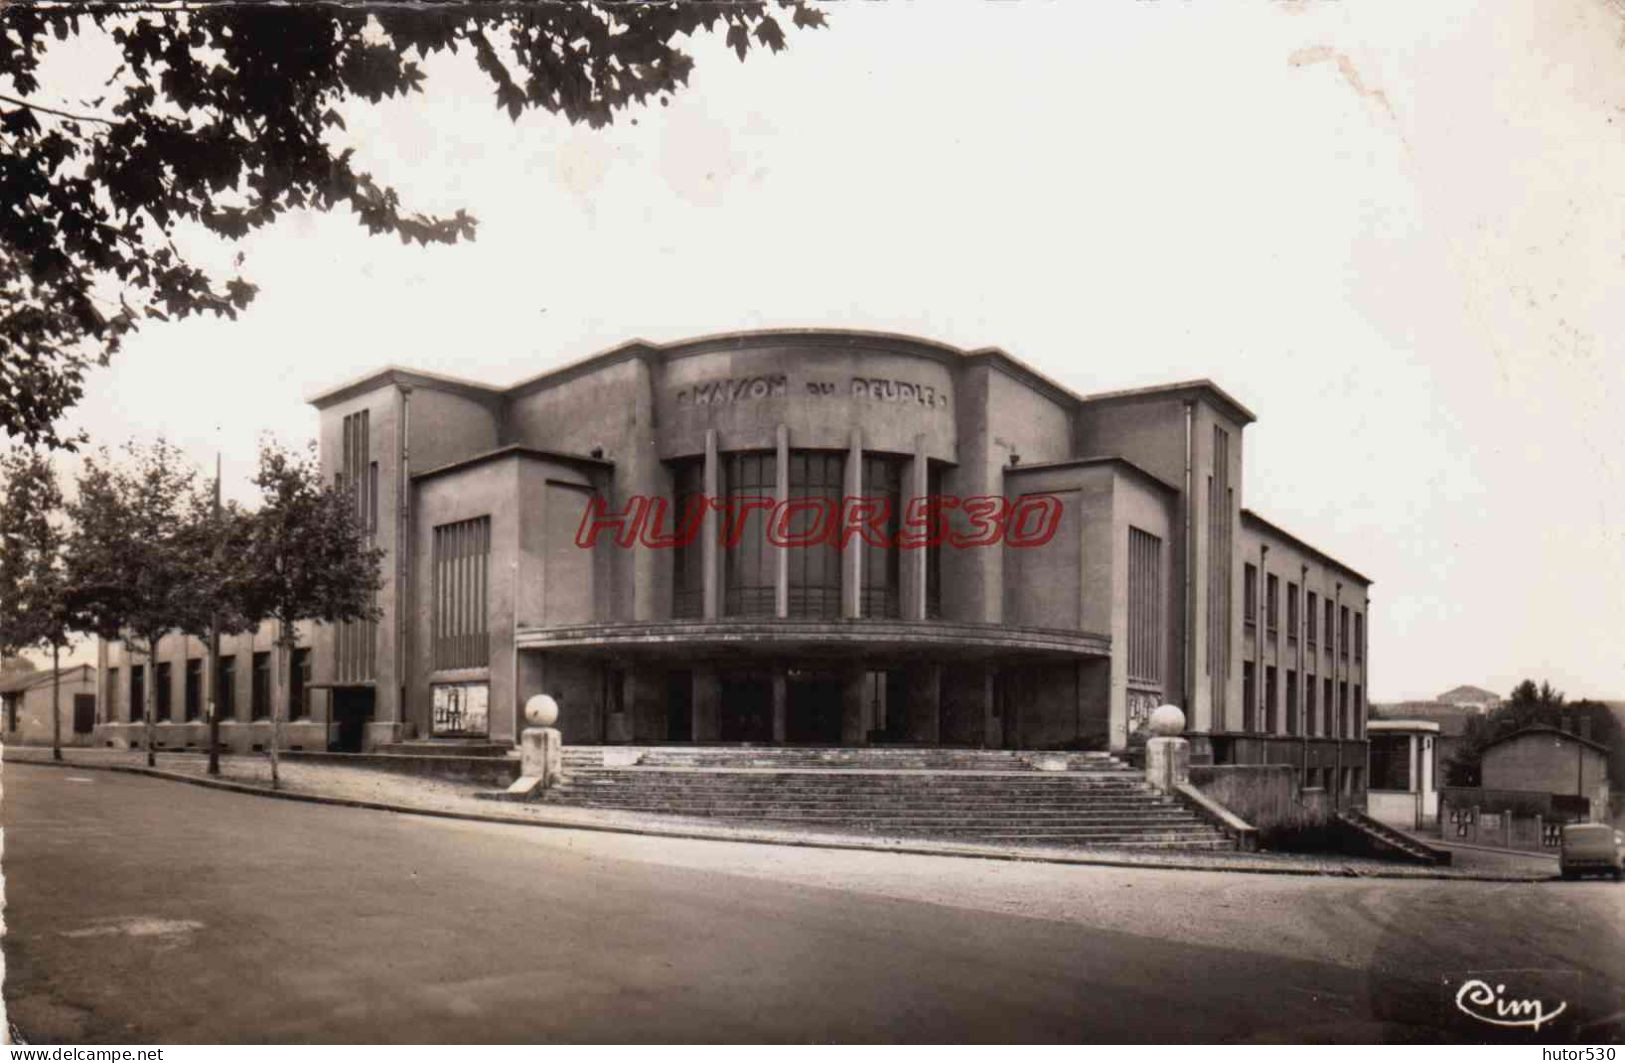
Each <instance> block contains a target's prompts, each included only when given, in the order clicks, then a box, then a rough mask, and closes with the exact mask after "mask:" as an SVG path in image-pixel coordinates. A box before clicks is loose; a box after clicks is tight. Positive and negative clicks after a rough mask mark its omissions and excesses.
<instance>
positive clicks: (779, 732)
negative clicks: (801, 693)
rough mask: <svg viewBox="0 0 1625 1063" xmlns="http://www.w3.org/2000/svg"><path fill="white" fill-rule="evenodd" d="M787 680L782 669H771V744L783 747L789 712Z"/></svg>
mask: <svg viewBox="0 0 1625 1063" xmlns="http://www.w3.org/2000/svg"><path fill="white" fill-rule="evenodd" d="M789 685H790V684H789V680H788V677H787V676H786V675H785V673H784V669H783V668H782V667H779V668H774V669H773V744H774V745H780V746H782V745H784V740H785V735H786V734H787V733H788V730H789V728H788V721H789V712H790V690H789Z"/></svg>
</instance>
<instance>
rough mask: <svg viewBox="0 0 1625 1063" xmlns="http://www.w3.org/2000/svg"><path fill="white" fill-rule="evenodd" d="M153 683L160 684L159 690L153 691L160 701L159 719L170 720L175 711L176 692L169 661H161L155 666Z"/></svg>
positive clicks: (158, 707)
mask: <svg viewBox="0 0 1625 1063" xmlns="http://www.w3.org/2000/svg"><path fill="white" fill-rule="evenodd" d="M152 681H153V682H154V683H157V684H158V689H157V690H155V691H153V695H154V697H156V698H157V700H158V706H157V710H158V719H159V721H165V720H168V719H169V718H170V715H171V713H172V712H173V710H174V692H175V686H174V677H173V676H172V675H171V673H170V667H169V662H168V661H159V662H158V663H157V664H156V665H154V666H153V670H152Z"/></svg>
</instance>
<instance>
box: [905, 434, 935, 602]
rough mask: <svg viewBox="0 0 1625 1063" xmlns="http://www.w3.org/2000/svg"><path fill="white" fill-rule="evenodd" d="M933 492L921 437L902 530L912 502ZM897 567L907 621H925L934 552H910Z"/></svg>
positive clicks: (907, 486) (908, 484) (912, 461)
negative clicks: (931, 561)
mask: <svg viewBox="0 0 1625 1063" xmlns="http://www.w3.org/2000/svg"><path fill="white" fill-rule="evenodd" d="M930 489H931V476H930V462H929V460H928V459H927V458H926V456H925V434H924V433H923V432H922V433H919V434H918V435H916V436H915V437H914V457H913V458H912V459H910V461H909V463H908V473H907V479H906V481H905V482H904V485H903V490H902V491H901V492H900V494H901V495H902V498H901V499H900V500H899V501H900V502H901V504H902V505H903V507H904V513H900V514H898V527H902V521H903V516H904V515H905V514H906V512H907V507H908V504H909V500H910V499H914V498H924V497H925V496H926V492H927V491H929V490H930ZM900 560H901V562H902V563H901V564H899V565H898V566H897V568H898V572H899V574H900V583H901V584H902V585H901V586H900V587H899V588H898V593H900V594H901V595H902V600H903V609H902V613H903V619H904V620H924V619H925V610H926V592H927V590H928V588H927V586H926V583H927V580H928V578H929V577H928V576H927V575H926V572H927V568H928V566H929V563H930V551H929V550H927V549H926V548H925V547H920V548H919V549H916V550H906V551H904V552H903V556H902V558H901V559H900Z"/></svg>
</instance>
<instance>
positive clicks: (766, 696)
mask: <svg viewBox="0 0 1625 1063" xmlns="http://www.w3.org/2000/svg"><path fill="white" fill-rule="evenodd" d="M721 680H722V682H721V687H722V690H721V695H722V704H721V705H720V706H719V708H720V709H721V713H720V715H721V719H720V720H719V721H718V723H719V724H720V726H719V728H718V730H719V731H720V734H719V736H718V737H719V738H720V739H721V740H722V741H724V742H771V741H773V680H772V679H771V678H770V677H768V676H765V675H754V674H735V675H724V676H722V677H721Z"/></svg>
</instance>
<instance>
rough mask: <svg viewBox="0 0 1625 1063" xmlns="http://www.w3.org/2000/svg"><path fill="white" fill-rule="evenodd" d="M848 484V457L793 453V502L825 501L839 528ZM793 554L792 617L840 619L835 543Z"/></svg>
mask: <svg viewBox="0 0 1625 1063" xmlns="http://www.w3.org/2000/svg"><path fill="white" fill-rule="evenodd" d="M845 480H846V455H845V454H844V453H841V452H840V451H825V450H796V451H791V452H790V498H792V499H797V498H818V499H823V500H824V504H825V507H826V509H827V510H829V511H830V512H833V513H834V514H836V518H835V519H836V522H837V526H839V520H840V512H841V498H842V494H843V492H844V489H845ZM809 519H810V518H809ZM806 528H807V526H806V525H802V524H800V523H799V522H798V523H797V524H795V525H793V526H792V527H791V529H790V530H791V533H792V534H794V533H795V532H796V531H805V530H806ZM789 553H790V615H791V616H810V617H835V616H840V615H841V552H840V550H838V549H837V548H836V546H835V544H834V543H821V544H818V545H814V546H807V547H798V548H797V549H794V550H791V551H790V552H789ZM770 585H771V584H770ZM894 585H895V584H894Z"/></svg>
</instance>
